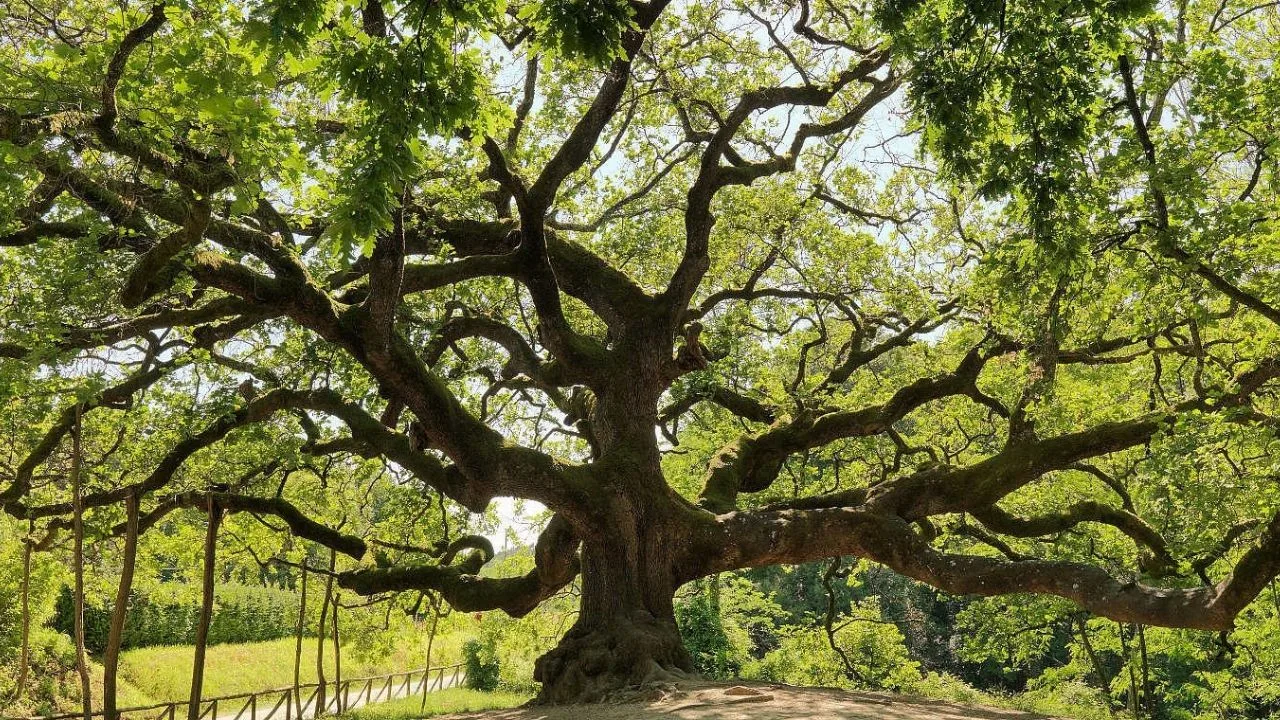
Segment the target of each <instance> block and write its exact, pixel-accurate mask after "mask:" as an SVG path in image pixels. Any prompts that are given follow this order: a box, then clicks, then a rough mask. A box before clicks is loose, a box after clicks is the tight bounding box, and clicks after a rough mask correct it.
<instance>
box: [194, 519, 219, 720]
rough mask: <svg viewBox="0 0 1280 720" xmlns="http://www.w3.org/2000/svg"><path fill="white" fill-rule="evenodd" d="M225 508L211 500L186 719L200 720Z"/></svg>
mask: <svg viewBox="0 0 1280 720" xmlns="http://www.w3.org/2000/svg"><path fill="white" fill-rule="evenodd" d="M221 522H222V509H221V508H219V507H218V505H217V503H215V502H214V501H213V499H212V498H210V500H209V526H208V528H207V531H206V532H205V536H204V575H203V578H202V587H201V593H202V595H201V603H200V619H199V624H197V625H196V651H195V661H194V662H193V663H192V666H191V700H190V705H189V706H188V709H187V720H200V697H201V695H202V693H203V691H204V654H205V649H206V647H207V646H208V644H209V623H210V622H211V621H212V620H213V589H214V588H213V581H214V560H215V556H216V554H217V549H218V526H219V525H220V524H221Z"/></svg>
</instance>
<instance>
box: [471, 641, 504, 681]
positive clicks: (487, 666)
mask: <svg viewBox="0 0 1280 720" xmlns="http://www.w3.org/2000/svg"><path fill="white" fill-rule="evenodd" d="M462 662H463V663H464V665H465V666H466V669H467V687H469V688H471V689H472V690H486V691H491V690H497V689H498V678H499V675H500V673H501V665H500V664H499V662H498V648H497V644H496V643H494V642H493V640H492V639H486V640H468V641H467V642H466V643H464V644H463V646H462Z"/></svg>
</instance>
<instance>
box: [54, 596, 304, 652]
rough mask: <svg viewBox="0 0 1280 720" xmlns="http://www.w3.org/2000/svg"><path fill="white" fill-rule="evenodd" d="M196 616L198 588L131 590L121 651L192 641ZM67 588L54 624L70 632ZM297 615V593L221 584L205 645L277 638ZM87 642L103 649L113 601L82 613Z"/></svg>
mask: <svg viewBox="0 0 1280 720" xmlns="http://www.w3.org/2000/svg"><path fill="white" fill-rule="evenodd" d="M199 617H200V589H199V587H197V586H192V585H186V584H181V583H166V584H163V585H160V586H158V587H157V588H155V589H153V590H150V591H147V592H145V593H138V592H135V593H134V594H133V595H132V597H131V599H130V601H129V614H128V618H127V620H126V623H125V630H124V638H123V639H122V645H123V647H124V648H125V649H128V648H138V647H150V646H153V645H190V644H192V643H194V642H195V636H196V623H197V621H198V619H199ZM73 618H74V612H73V605H72V597H71V590H70V589H69V588H63V590H62V594H61V595H59V597H58V603H57V609H56V612H55V614H54V618H53V622H52V625H53V627H54V629H56V630H58V631H59V632H63V633H66V634H67V635H70V634H71V633H72V627H73V623H74V620H73ZM297 619H298V595H297V594H296V593H293V592H290V591H288V590H280V589H277V588H267V587H258V586H251V585H232V584H228V585H220V586H218V589H217V593H216V595H215V596H214V605H213V619H212V621H211V622H210V624H209V644H211V645H216V644H219V643H240V642H258V641H262V640H275V639H277V638H282V637H288V636H291V635H293V634H294V632H295V629H296V623H297ZM84 620H85V645H86V646H87V647H88V648H89V650H91V651H93V652H98V653H100V652H102V651H103V650H104V649H105V648H106V645H107V632H108V629H109V628H110V625H111V603H110V601H108V602H106V603H105V604H103V605H87V606H86V607H85V613H84Z"/></svg>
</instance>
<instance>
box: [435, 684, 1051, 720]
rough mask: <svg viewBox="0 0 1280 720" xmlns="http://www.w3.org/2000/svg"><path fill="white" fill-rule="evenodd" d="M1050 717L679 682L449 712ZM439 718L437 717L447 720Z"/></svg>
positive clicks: (642, 717)
mask: <svg viewBox="0 0 1280 720" xmlns="http://www.w3.org/2000/svg"><path fill="white" fill-rule="evenodd" d="M657 717H663V718H681V719H682V720H809V719H810V718H822V719H823V720H827V719H830V720H1049V719H1048V718H1045V716H1043V715H1032V714H1029V713H1023V712H1017V711H1013V710H1001V709H998V708H988V707H966V706H963V705H955V704H952V703H945V702H937V701H933V700H918V699H913V698H907V697H901V696H896V695H885V694H879V693H860V692H849V691H846V690H831V689H827V688H799V687H791V686H788V685H759V684H752V685H726V684H711V683H700V684H683V683H682V684H681V685H680V686H679V687H672V688H668V689H665V690H655V691H653V692H652V693H650V695H649V697H648V698H646V699H645V700H642V701H640V702H636V703H630V704H625V705H592V706H582V705H578V706H567V707H555V708H541V707H532V708H521V709H517V710H502V711H497V712H488V713H471V714H467V715H449V716H446V718H448V720H648V718H657ZM446 718H439V719H438V720H446Z"/></svg>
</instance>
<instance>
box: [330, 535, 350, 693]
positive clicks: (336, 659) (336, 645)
mask: <svg viewBox="0 0 1280 720" xmlns="http://www.w3.org/2000/svg"><path fill="white" fill-rule="evenodd" d="M330 552H331V553H332V552H334V551H330ZM329 564H330V565H331V566H333V567H336V566H337V555H336V553H334V554H333V556H332V558H331V559H330V561H329ZM331 569H332V568H331ZM339 597H341V594H340V593H339V594H335V595H334V598H333V611H332V612H333V614H332V618H333V682H334V687H336V688H337V689H338V702H337V706H338V712H344V711H345V710H346V709H347V701H348V698H347V693H346V691H345V690H343V689H342V643H341V642H340V639H339V637H338V608H339V607H341V605H340V604H339V602H338V599H339Z"/></svg>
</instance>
